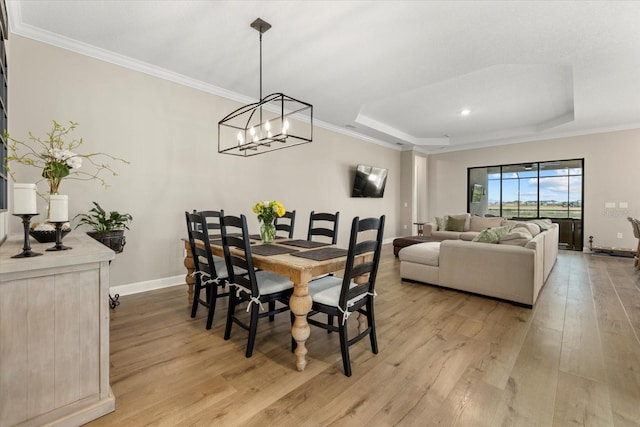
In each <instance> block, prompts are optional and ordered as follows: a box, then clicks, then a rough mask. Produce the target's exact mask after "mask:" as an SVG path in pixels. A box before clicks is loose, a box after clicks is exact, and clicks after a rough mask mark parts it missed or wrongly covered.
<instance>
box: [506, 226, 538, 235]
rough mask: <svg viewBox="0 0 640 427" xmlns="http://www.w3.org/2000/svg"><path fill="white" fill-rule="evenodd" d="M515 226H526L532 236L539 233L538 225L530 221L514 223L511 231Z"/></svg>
mask: <svg viewBox="0 0 640 427" xmlns="http://www.w3.org/2000/svg"><path fill="white" fill-rule="evenodd" d="M515 228H526V229H527V230H528V231H529V233H531V236H532V237H535V236H537V235H538V234H540V227H539V226H538V225H537V224H534V223H532V222H518V223H516V225H514V226H513V228H512V229H511V230H512V231H513V229H515Z"/></svg>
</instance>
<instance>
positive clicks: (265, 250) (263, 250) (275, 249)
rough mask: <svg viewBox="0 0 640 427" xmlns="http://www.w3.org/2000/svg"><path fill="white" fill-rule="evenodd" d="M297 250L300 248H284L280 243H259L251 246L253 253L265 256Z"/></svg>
mask: <svg viewBox="0 0 640 427" xmlns="http://www.w3.org/2000/svg"><path fill="white" fill-rule="evenodd" d="M297 251H298V250H297V249H294V248H284V247H282V246H278V245H257V246H253V247H252V248H251V253H252V254H255V255H263V256H270V255H281V254H288V253H291V252H297ZM292 255H293V254H292Z"/></svg>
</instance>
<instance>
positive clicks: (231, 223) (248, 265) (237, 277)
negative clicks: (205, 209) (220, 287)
mask: <svg viewBox="0 0 640 427" xmlns="http://www.w3.org/2000/svg"><path fill="white" fill-rule="evenodd" d="M220 223H221V229H220V231H221V233H222V248H223V252H224V259H225V262H226V264H227V271H228V274H229V284H238V285H240V286H242V287H244V288H246V289H248V290H249V291H251V294H252V295H253V296H257V295H258V294H259V292H258V286H257V281H256V276H255V270H254V268H253V259H252V258H251V241H250V239H249V232H248V231H247V218H246V217H245V216H244V215H240V216H239V217H237V216H231V215H226V216H224V217H222V218H221V221H220ZM233 248H237V249H240V250H241V251H242V256H239V255H236V254H235V253H233V252H232V249H233ZM234 266H235V267H237V268H234ZM238 268H239V269H242V270H245V271H246V272H247V273H246V274H238V273H237V270H238Z"/></svg>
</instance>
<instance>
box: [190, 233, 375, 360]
mask: <svg viewBox="0 0 640 427" xmlns="http://www.w3.org/2000/svg"><path fill="white" fill-rule="evenodd" d="M183 240H184V241H185V249H186V257H185V260H184V265H185V267H186V268H187V276H186V283H187V285H188V299H189V303H191V302H192V301H193V285H194V283H195V279H194V278H193V277H192V276H191V274H192V273H193V271H194V269H195V266H194V263H193V256H192V254H191V248H190V246H189V241H188V239H183ZM287 240H292V239H281V240H275V241H274V242H273V243H270V245H282V243H284V242H286V241H287ZM218 242H219V241H218ZM198 243H200V242H197V243H196V244H198ZM259 245H262V243H259V242H256V243H255V244H254V245H251V247H252V248H254V247H257V246H259ZM282 246H284V245H282ZM325 247H331V246H325ZM334 247H335V246H334ZM296 249H297V250H299V251H307V250H315V249H317V248H315V249H306V248H296ZM211 250H212V252H213V254H214V255H217V256H220V257H223V256H224V253H223V250H222V246H221V245H220V244H216V243H215V240H213V241H212V242H211ZM251 257H252V259H253V264H254V266H255V267H256V268H259V269H261V270H266V271H271V272H273V273H277V274H280V275H282V276H286V277H288V278H289V279H290V280H291V281H292V282H293V284H294V288H293V295H292V296H291V299H290V300H289V307H290V308H291V311H292V312H293V314H294V315H295V320H294V323H293V327H292V328H291V336H292V337H293V339H294V340H296V343H297V344H298V345H297V347H296V350H295V364H296V368H297V369H298V370H299V371H303V370H304V368H305V366H306V365H307V360H306V355H307V348H306V346H305V342H306V341H307V339H308V338H309V335H310V332H311V330H310V328H309V324H308V323H307V314H308V313H309V311H310V310H311V305H312V301H311V297H310V296H309V289H308V285H309V281H310V280H311V278H312V277H316V276H320V275H323V274H327V273H331V272H334V271H339V270H343V269H344V267H345V264H346V261H347V257H346V255H345V256H341V257H338V258H332V259H327V260H324V261H316V260H313V259H307V258H301V257H297V256H293V255H291V254H290V253H286V254H279V255H258V254H255V253H252V255H251ZM358 321H359V329H362V328H364V327H366V324H363V322H365V316H358Z"/></svg>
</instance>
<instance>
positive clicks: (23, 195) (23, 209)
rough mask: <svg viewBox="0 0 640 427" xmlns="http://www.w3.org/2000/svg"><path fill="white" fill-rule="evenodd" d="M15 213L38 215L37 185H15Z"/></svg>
mask: <svg viewBox="0 0 640 427" xmlns="http://www.w3.org/2000/svg"><path fill="white" fill-rule="evenodd" d="M13 213H14V214H16V215H26V214H37V213H38V209H37V207H36V185H35V184H13Z"/></svg>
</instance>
